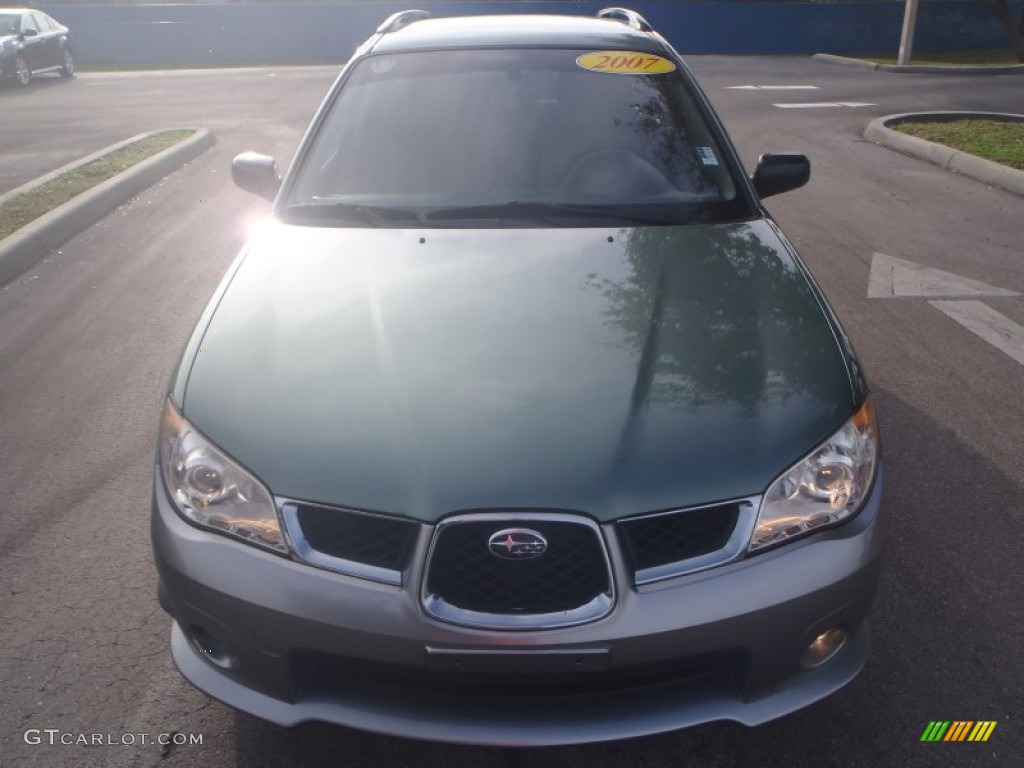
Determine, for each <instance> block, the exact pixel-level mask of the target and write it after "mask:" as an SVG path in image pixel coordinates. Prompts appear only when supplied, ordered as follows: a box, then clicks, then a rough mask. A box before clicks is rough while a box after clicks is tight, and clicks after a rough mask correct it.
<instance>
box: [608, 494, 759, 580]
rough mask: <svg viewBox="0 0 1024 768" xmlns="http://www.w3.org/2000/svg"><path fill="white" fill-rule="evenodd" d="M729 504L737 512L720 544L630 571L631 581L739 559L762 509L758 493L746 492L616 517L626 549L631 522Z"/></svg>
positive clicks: (660, 577)
mask: <svg viewBox="0 0 1024 768" xmlns="http://www.w3.org/2000/svg"><path fill="white" fill-rule="evenodd" d="M730 506H735V507H736V508H737V510H738V514H737V516H736V522H735V524H734V526H733V529H732V532H731V533H730V534H729V537H728V539H727V540H726V541H725V543H724V545H723V546H721V547H720V548H717V549H715V550H713V551H711V552H706V553H704V554H700V555H697V556H696V557H689V558H682V559H680V560H676V561H673V562H669V563H665V564H663V565H657V566H653V567H650V568H637V569H635V570H634V571H633V583H634V584H636V585H637V586H640V585H642V584H650V583H652V582H655V581H662V580H664V579H671V578H675V577H676V576H685V575H686V574H689V573H695V572H696V571H703V570H706V569H708V568H714V567H716V566H719V565H725V564H726V563H731V562H733V561H734V560H739V559H740V558H741V557H743V555H744V554H745V553H746V551H747V545H748V544H749V543H750V537H751V535H752V534H753V532H754V525H755V524H756V523H757V513H758V511H759V510H760V509H761V497H760V496H749V497H746V498H742V499H734V500H732V501H725V502H717V503H715V504H702V505H701V506H699V507H687V508H685V509H673V510H669V511H667V512H655V513H654V514H647V515H637V516H636V517H628V518H622V519H620V520H618V521H616V533H617V534H618V537H619V540H620V541H621V542H622V543H623V545H624V547H625V548H626V549H627V550H628V549H629V543H628V541H627V539H628V538H629V534H628V533H627V531H626V530H624V529H625V528H627V527H628V526H629V525H630V523H635V522H641V521H647V520H653V519H655V518H664V517H668V516H670V515H686V514H688V513H691V512H699V511H703V510H710V509H714V508H716V507H721V508H726V507H730Z"/></svg>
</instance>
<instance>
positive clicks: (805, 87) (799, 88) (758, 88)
mask: <svg viewBox="0 0 1024 768" xmlns="http://www.w3.org/2000/svg"><path fill="white" fill-rule="evenodd" d="M726 90H727V91H816V90H818V86H816V85H728V86H726Z"/></svg>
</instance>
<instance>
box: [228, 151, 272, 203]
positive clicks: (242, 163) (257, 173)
mask: <svg viewBox="0 0 1024 768" xmlns="http://www.w3.org/2000/svg"><path fill="white" fill-rule="evenodd" d="M231 180H232V181H234V182H235V184H236V185H237V186H239V187H241V188H242V189H244V190H245V191H246V192H252V193H253V194H254V195H259V196H260V197H262V198H265V199H266V200H270V201H271V202H273V201H274V198H275V197H277V190H278V189H280V188H281V174H280V172H279V171H278V170H277V160H275V159H274V158H272V157H270V156H269V155H261V154H260V153H258V152H243V153H242V154H240V155H236V156H235V159H234V160H232V161H231Z"/></svg>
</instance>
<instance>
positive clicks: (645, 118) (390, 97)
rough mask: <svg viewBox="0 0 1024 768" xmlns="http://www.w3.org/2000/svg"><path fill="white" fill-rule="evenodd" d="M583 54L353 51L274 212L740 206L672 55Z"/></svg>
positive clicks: (725, 212) (584, 213) (665, 214)
mask: <svg viewBox="0 0 1024 768" xmlns="http://www.w3.org/2000/svg"><path fill="white" fill-rule="evenodd" d="M588 53H591V54H592V53H593V52H588V51H580V50H562V49H530V50H519V49H517V50H505V49H502V50H472V51H427V52H410V53H400V54H388V55H375V56H370V57H368V58H366V59H364V60H363V61H361V62H359V64H358V65H357V66H356V67H355V69H354V71H353V72H352V73H351V75H350V76H349V78H348V79H347V81H346V82H345V83H344V85H343V88H342V91H341V93H340V95H339V96H338V98H337V99H336V100H335V103H334V104H333V105H332V107H331V109H330V111H329V113H328V115H327V116H326V118H325V119H324V121H323V122H322V124H321V125H320V127H319V130H318V131H317V133H316V135H315V136H314V138H313V141H312V144H311V146H310V147H309V149H308V150H307V152H306V153H305V156H304V157H303V158H302V159H301V160H300V167H299V169H298V171H297V174H296V177H295V181H294V182H293V184H292V185H291V190H290V192H289V194H288V195H287V198H286V202H285V205H284V215H285V216H286V217H289V216H290V217H291V218H293V219H295V220H298V221H299V222H300V223H301V222H303V221H306V220H311V219H312V220H314V221H316V222H318V223H322V222H323V221H324V220H327V221H332V220H335V219H339V220H340V219H345V220H349V221H351V220H356V221H357V222H358V223H360V224H362V225H366V226H379V225H381V223H382V222H388V223H389V225H403V224H407V225H410V226H412V225H422V224H437V225H441V224H444V225H445V226H458V225H459V222H462V221H465V222H467V225H468V226H475V225H479V223H480V221H479V220H482V219H488V220H491V221H492V222H498V225H499V226H501V225H504V224H503V223H501V222H515V221H517V220H518V221H522V220H526V221H536V220H537V219H538V218H543V219H545V220H546V221H547V222H548V223H555V224H566V225H570V226H571V225H593V224H595V223H599V222H600V221H602V220H607V219H618V220H620V221H622V222H626V223H647V224H677V223H689V222H695V221H723V220H733V219H738V218H745V217H747V216H749V215H750V214H751V211H750V209H749V206H748V205H747V203H746V202H745V200H744V199H743V197H742V196H741V195H740V194H739V192H738V186H737V184H736V183H735V181H734V179H733V178H732V176H731V172H730V169H729V166H728V165H727V162H726V160H725V157H724V154H723V152H722V151H721V149H720V147H719V146H718V143H717V142H716V141H715V139H714V138H713V136H712V132H711V131H710V129H709V127H708V125H707V123H706V122H705V121H704V119H703V117H702V115H701V113H700V110H699V109H698V108H697V106H696V104H695V101H694V99H693V97H692V95H691V94H690V92H689V89H688V86H687V84H686V81H685V79H684V78H683V77H682V75H681V74H680V73H679V72H678V71H676V70H675V68H674V66H673V65H672V64H671V63H670V62H668V61H667V60H660V61H661V62H662V66H661V67H660V68H662V69H665V68H671V69H672V71H668V72H658V73H650V74H646V73H645V74H629V73H621V72H614V73H612V72H607V71H599V70H595V69H593V68H587V67H586V66H585V63H586V62H588V61H591V60H593V58H594V57H593V55H591V56H589V57H588V56H587V54H588ZM646 56H649V55H646ZM653 58H657V57H653ZM581 62H582V63H581ZM605 223H606V222H605ZM513 225H514V224H513Z"/></svg>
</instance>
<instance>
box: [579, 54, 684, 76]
mask: <svg viewBox="0 0 1024 768" xmlns="http://www.w3.org/2000/svg"><path fill="white" fill-rule="evenodd" d="M576 63H577V64H579V65H580V66H581V67H583V68H584V69H589V70H592V71H594V72H611V73H612V74H616V75H660V74H663V73H665V72H672V71H674V70H675V68H676V65H675V64H673V63H672V62H671V61H669V60H668V59H664V58H662V57H661V56H655V55H654V54H653V53H638V52H636V51H592V52H591V53H584V54H583V55H582V56H579V57H577V59H576Z"/></svg>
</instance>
